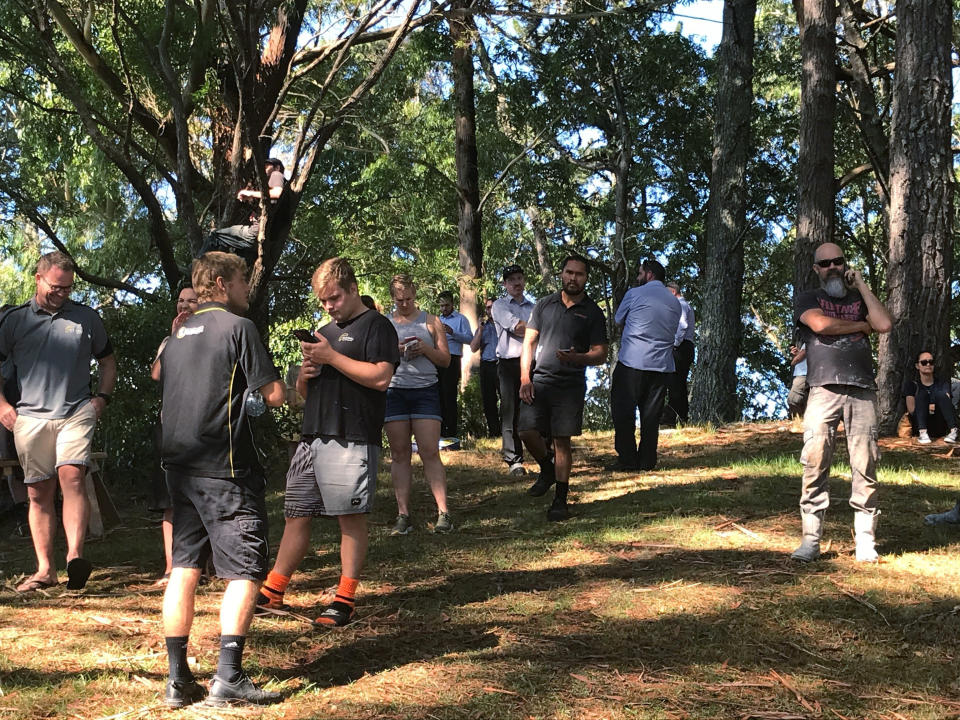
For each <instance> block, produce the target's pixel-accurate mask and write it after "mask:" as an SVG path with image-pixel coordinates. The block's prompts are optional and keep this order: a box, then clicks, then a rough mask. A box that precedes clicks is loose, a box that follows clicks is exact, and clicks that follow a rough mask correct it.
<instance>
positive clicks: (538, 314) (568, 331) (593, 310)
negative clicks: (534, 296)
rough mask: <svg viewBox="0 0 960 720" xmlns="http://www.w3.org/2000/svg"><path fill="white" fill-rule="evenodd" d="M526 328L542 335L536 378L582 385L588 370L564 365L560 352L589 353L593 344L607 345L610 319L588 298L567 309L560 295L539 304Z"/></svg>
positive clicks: (539, 344)
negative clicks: (559, 355) (560, 358)
mask: <svg viewBox="0 0 960 720" xmlns="http://www.w3.org/2000/svg"><path fill="white" fill-rule="evenodd" d="M527 327H530V328H533V329H534V330H536V331H538V332H539V337H538V339H537V353H536V357H535V358H534V360H535V362H536V367H535V368H534V371H533V379H534V380H535V381H536V382H542V383H547V384H552V385H565V384H571V383H573V384H577V385H579V384H582V383H583V382H584V378H585V373H586V368H584V367H583V366H581V365H569V364H565V363H561V362H560V360H559V359H557V351H558V350H569V349H571V348H573V350H574V351H575V352H581V353H582V352H587V351H588V350H590V348H591V346H593V345H606V344H607V320H606V318H605V317H604V315H603V311H602V310H601V309H600V307H599V306H598V305H597V304H596V303H595V302H594V301H593V300H591V299H590V298H588V297H587V296H586V295H583V296H582V297H581V298H580V301H579V302H577V303H574V304H573V305H571V306H570V307H567V306H566V305H564V303H563V298H562V296H561V293H560V292H555V293H553V294H552V295H547V296H546V297H544V298H541V299H540V300H538V301H537V304H536V305H535V306H534V308H533V313H531V315H530V322H529V323H527Z"/></svg>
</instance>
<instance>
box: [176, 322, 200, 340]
mask: <svg viewBox="0 0 960 720" xmlns="http://www.w3.org/2000/svg"><path fill="white" fill-rule="evenodd" d="M202 332H203V325H197V327H192V328H187V327H182V328H180V329H179V330H177V339H180V338H184V337H186V336H187V335H199V334H200V333H202Z"/></svg>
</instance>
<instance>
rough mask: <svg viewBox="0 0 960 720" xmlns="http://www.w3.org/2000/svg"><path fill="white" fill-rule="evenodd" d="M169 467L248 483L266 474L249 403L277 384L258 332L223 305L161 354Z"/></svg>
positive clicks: (182, 331) (202, 313)
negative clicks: (249, 397) (251, 396)
mask: <svg viewBox="0 0 960 720" xmlns="http://www.w3.org/2000/svg"><path fill="white" fill-rule="evenodd" d="M160 369H161V376H160V379H161V382H162V383H163V408H162V410H161V412H160V420H161V423H162V426H163V440H162V442H161V456H162V458H163V463H164V467H169V468H171V469H175V470H178V471H180V472H183V473H185V474H188V475H190V474H192V475H199V476H203V477H218V478H243V477H246V476H248V475H250V474H251V473H254V474H260V473H262V469H261V467H260V462H259V459H258V457H257V448H256V446H255V445H254V442H253V435H252V434H251V431H250V425H249V422H248V418H247V414H246V410H245V408H244V400H245V398H246V395H247V390H248V389H249V390H251V391H252V390H256V389H258V388H261V387H263V386H264V385H267V384H268V383H271V382H273V381H274V380H279V379H280V377H279V375H278V374H277V371H276V368H274V366H273V361H272V360H271V359H270V355H269V354H268V353H267V349H266V348H265V347H264V346H263V341H262V340H261V339H260V335H259V333H257V329H256V327H254V325H253V323H252V322H250V321H249V320H247V319H246V318H242V317H239V316H237V315H234V314H233V313H231V312H229V311H228V310H227V309H226V308H225V307H224V306H223V305H221V304H220V303H203V304H202V305H201V306H200V307H199V308H198V309H197V312H195V313H194V314H193V315H191V316H190V317H189V318H187V320H186V322H184V324H183V325H182V326H181V327H180V328H179V329H178V330H177V332H176V333H174V334H173V335H172V336H171V337H170V339H169V340H168V341H167V344H166V345H165V346H164V348H163V352H162V354H161V355H160Z"/></svg>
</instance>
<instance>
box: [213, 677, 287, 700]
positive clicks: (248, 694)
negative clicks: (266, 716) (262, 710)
mask: <svg viewBox="0 0 960 720" xmlns="http://www.w3.org/2000/svg"><path fill="white" fill-rule="evenodd" d="M281 700H283V695H281V694H280V693H278V692H270V691H269V690H261V689H260V688H258V687H257V686H256V685H254V684H253V680H251V679H250V678H248V677H247V676H246V674H243V675H241V676H240V677H239V678H238V679H237V681H236V682H232V683H228V682H227V681H226V680H223V679H221V678H219V677H217V676H216V675H214V676H213V680H211V681H210V694H209V695H208V696H207V705H215V706H217V707H225V706H228V705H271V704H273V703H277V702H280V701H281Z"/></svg>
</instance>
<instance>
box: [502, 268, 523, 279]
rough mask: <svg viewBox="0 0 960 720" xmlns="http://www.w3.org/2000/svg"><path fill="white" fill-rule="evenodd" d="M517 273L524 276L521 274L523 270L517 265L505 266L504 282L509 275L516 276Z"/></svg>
mask: <svg viewBox="0 0 960 720" xmlns="http://www.w3.org/2000/svg"><path fill="white" fill-rule="evenodd" d="M517 273H520V274H521V275H524V276H526V275H525V273H524V272H523V268H522V267H520V266H519V265H507V266H506V267H504V268H503V279H504V280H506V279H507V278H508V277H510V276H511V275H516V274H517Z"/></svg>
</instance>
